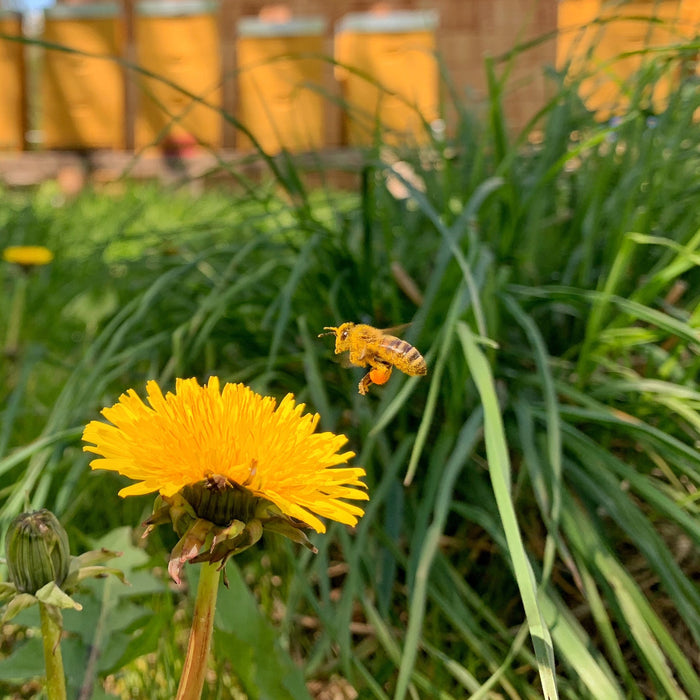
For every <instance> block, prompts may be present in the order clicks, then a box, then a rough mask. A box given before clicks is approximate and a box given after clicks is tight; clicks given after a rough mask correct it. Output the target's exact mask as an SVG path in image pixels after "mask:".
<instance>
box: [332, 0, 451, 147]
mask: <svg viewBox="0 0 700 700" xmlns="http://www.w3.org/2000/svg"><path fill="white" fill-rule="evenodd" d="M437 25H438V15H437V12H435V11H429V10H426V11H415V12H414V11H398V10H397V11H394V12H388V13H382V14H378V13H374V12H358V13H351V14H348V15H346V16H345V17H343V18H341V20H340V21H339V22H338V23H337V25H336V32H335V59H336V62H337V66H336V78H337V79H338V80H339V82H340V84H341V88H342V91H343V102H344V107H345V109H344V116H343V123H344V129H345V141H346V142H347V143H349V144H351V145H358V144H367V143H371V142H372V141H373V140H374V139H375V138H376V135H377V131H378V129H380V130H381V132H382V135H383V136H382V140H384V141H385V142H390V143H399V142H421V141H424V140H425V139H426V138H427V136H428V131H427V130H426V128H425V123H426V122H427V123H430V122H432V121H433V120H435V119H437V118H438V114H439V110H438V65H437V60H436V58H435V48H436V42H435V30H436V28H437Z"/></svg>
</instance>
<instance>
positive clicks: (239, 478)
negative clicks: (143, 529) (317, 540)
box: [83, 377, 368, 532]
mask: <svg viewBox="0 0 700 700" xmlns="http://www.w3.org/2000/svg"><path fill="white" fill-rule="evenodd" d="M146 394H147V397H146V398H147V403H144V401H142V399H141V398H140V397H139V396H138V394H137V393H136V392H135V391H134V390H133V389H129V390H128V391H127V392H126V393H125V394H122V395H121V396H120V397H119V401H118V402H117V403H116V404H114V406H111V407H108V408H105V409H104V410H103V411H102V415H103V416H104V417H105V418H106V419H107V420H108V421H109V423H104V422H101V421H92V422H90V423H89V424H88V425H87V426H86V428H85V431H84V433H83V440H84V441H85V442H86V443H89V444H88V445H86V446H85V447H84V448H83V449H84V450H85V451H87V452H94V453H95V454H97V455H100V458H97V459H94V460H93V461H92V462H91V463H90V466H91V467H92V468H93V469H107V470H111V471H116V472H118V473H120V474H123V475H124V476H127V477H129V478H130V479H133V480H134V481H136V482H137V483H135V484H132V485H131V486H127V487H126V488H124V489H122V490H121V491H120V492H119V493H120V495H121V496H132V495H137V494H145V493H152V492H156V491H158V492H159V493H161V494H162V495H163V496H167V497H170V496H173V495H174V494H176V493H177V492H179V491H180V490H181V489H182V488H184V487H185V486H188V485H192V484H196V483H198V482H201V481H203V480H205V479H207V478H208V477H211V476H212V475H222V476H224V477H226V478H227V479H228V480H229V481H231V482H234V483H236V484H238V485H240V486H244V487H245V488H246V489H248V491H250V492H251V493H252V494H254V495H255V496H258V497H260V498H264V499H266V500H268V501H270V502H272V503H274V504H275V505H276V506H277V507H278V508H279V509H280V510H281V511H282V512H283V513H285V514H286V515H288V516H290V517H293V518H296V519H298V520H301V521H302V522H304V523H306V524H307V525H309V526H310V527H312V528H314V529H315V530H317V531H318V532H323V531H324V530H325V527H324V525H323V523H322V522H321V520H319V517H318V516H320V517H324V518H330V519H332V520H337V521H339V522H342V523H347V524H349V525H354V524H355V523H356V522H357V520H358V518H360V517H361V516H362V514H363V510H362V508H360V507H359V506H356V505H351V504H348V503H345V502H344V501H343V500H341V499H351V500H356V501H358V500H359V501H364V500H367V499H368V496H367V493H366V492H365V491H364V490H362V489H364V488H365V485H364V484H363V483H362V481H361V478H362V477H364V476H365V471H364V469H362V468H360V467H348V466H345V467H339V465H343V464H347V462H348V460H349V459H351V458H352V457H354V456H355V453H354V452H349V451H346V452H339V450H340V449H341V448H342V447H343V446H344V445H345V444H346V442H347V438H346V437H345V436H344V435H336V434H334V433H330V432H322V433H317V432H315V431H316V427H317V425H318V420H319V416H318V414H315V415H312V414H308V413H307V414H305V413H304V408H305V406H304V404H297V403H296V402H295V401H294V397H293V396H292V395H291V394H288V395H287V396H285V397H284V398H283V399H282V401H280V402H279V404H278V403H277V401H276V400H275V399H273V398H271V397H264V396H261V395H259V394H256V393H255V392H254V391H253V390H252V389H250V388H249V387H247V386H245V385H243V384H226V385H225V386H224V387H223V390H221V389H220V386H219V380H218V378H217V377H211V378H210V379H209V381H208V383H207V384H206V385H205V386H200V385H199V384H198V383H197V380H196V379H178V380H176V384H175V392H174V393H171V392H168V393H167V394H165V395H163V393H162V391H161V389H160V387H159V386H158V384H157V383H156V382H154V381H150V382H148V384H147V385H146Z"/></svg>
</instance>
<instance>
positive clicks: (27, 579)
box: [5, 508, 70, 595]
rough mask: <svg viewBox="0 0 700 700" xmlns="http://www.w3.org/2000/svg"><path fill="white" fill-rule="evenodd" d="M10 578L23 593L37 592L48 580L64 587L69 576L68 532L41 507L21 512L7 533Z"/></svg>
mask: <svg viewBox="0 0 700 700" xmlns="http://www.w3.org/2000/svg"><path fill="white" fill-rule="evenodd" d="M5 551H6V556H7V568H8V572H9V577H10V581H12V583H13V584H14V585H15V588H16V589H17V590H18V591H19V592H21V593H30V594H32V595H33V594H34V593H36V592H37V591H38V590H39V589H40V588H42V587H43V586H45V585H46V584H47V583H50V582H52V581H53V582H55V583H56V585H57V586H59V587H60V586H61V585H62V584H63V582H64V581H65V579H66V576H67V575H68V568H69V566H70V551H69V547H68V535H67V534H66V531H65V530H64V529H63V526H62V525H61V523H59V522H58V519H57V518H56V516H55V515H54V514H53V513H51V512H50V511H48V510H46V509H45V508H42V509H41V510H38V511H35V512H33V513H22V514H21V515H18V516H17V517H16V518H15V519H14V520H13V521H12V522H11V523H10V526H9V528H8V530H7V534H6V535H5Z"/></svg>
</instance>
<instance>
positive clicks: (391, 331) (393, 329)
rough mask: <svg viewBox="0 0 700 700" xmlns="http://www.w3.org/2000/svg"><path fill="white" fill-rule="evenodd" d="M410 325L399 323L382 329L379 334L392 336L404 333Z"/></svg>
mask: <svg viewBox="0 0 700 700" xmlns="http://www.w3.org/2000/svg"><path fill="white" fill-rule="evenodd" d="M411 325H412V324H411V322H410V321H409V322H408V323H400V324H399V325H398V326H390V327H389V328H382V329H381V332H382V333H389V334H391V335H393V334H394V333H401V331H405V330H406V329H407V328H408V327H409V326H411Z"/></svg>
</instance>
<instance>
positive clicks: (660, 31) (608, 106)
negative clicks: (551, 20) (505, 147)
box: [557, 0, 700, 120]
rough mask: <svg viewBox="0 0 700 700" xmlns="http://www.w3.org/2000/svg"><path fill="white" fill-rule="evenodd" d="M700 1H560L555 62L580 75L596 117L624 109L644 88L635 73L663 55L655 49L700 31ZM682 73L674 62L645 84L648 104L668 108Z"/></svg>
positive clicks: (655, 108) (657, 108) (584, 94)
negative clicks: (636, 92)
mask: <svg viewBox="0 0 700 700" xmlns="http://www.w3.org/2000/svg"><path fill="white" fill-rule="evenodd" d="M699 5H700V3H697V2H696V0H685V1H680V0H632V1H627V2H619V1H618V2H606V1H604V0H562V2H560V4H559V19H558V24H559V34H560V35H559V42H558V46H557V64H558V66H559V67H560V68H564V67H566V66H567V65H568V69H569V72H570V75H572V76H573V77H577V76H578V77H582V80H581V83H580V85H579V93H580V95H581V97H582V98H583V99H584V101H585V103H586V106H587V107H588V108H589V109H590V110H592V111H594V112H596V116H597V118H598V119H601V120H605V119H608V118H610V117H611V116H613V115H615V114H620V113H623V112H624V111H625V110H626V108H627V106H628V105H629V103H630V99H631V96H632V94H633V93H635V91H637V90H639V89H640V84H639V83H638V82H636V81H635V80H634V76H635V75H637V74H638V73H639V71H640V70H641V69H642V68H643V67H644V66H646V65H649V63H650V62H651V61H653V60H655V59H663V54H662V52H660V51H657V49H661V48H663V47H669V48H670V51H672V48H671V47H673V46H674V45H678V44H682V43H683V42H684V41H687V40H688V39H689V38H690V37H692V36H693V35H695V34H696V33H697V32H698V31H700V26H698V22H699V21H700V8H699ZM669 55H671V54H669ZM657 65H658V66H659V68H661V67H663V65H664V64H661V63H659V64H657ZM679 74H680V65H679V63H678V62H675V63H672V64H670V65H666V69H664V71H663V73H662V74H660V75H659V76H658V79H656V80H653V81H650V82H649V83H648V84H645V85H644V90H645V91H646V94H644V100H645V101H646V106H647V107H648V108H649V109H651V110H653V111H656V112H658V111H662V110H663V109H664V108H665V105H666V103H667V101H668V97H669V94H670V93H671V92H672V91H673V90H674V89H675V88H676V86H677V84H678V80H679ZM642 104H643V105H644V101H643V102H642Z"/></svg>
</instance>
